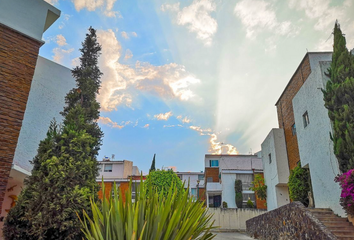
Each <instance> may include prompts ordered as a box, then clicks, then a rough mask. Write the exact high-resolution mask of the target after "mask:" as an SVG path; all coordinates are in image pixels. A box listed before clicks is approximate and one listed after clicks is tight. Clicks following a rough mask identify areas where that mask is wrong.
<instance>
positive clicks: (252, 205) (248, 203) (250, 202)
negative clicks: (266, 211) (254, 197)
mask: <svg viewBox="0 0 354 240" xmlns="http://www.w3.org/2000/svg"><path fill="white" fill-rule="evenodd" d="M247 207H248V208H254V204H253V202H252V201H251V199H248V201H247Z"/></svg>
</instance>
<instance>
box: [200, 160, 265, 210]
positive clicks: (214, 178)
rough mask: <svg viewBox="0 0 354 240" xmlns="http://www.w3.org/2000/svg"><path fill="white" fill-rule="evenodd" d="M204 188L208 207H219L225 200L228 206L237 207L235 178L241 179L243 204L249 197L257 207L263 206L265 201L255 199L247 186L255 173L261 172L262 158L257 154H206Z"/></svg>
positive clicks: (261, 207)
mask: <svg viewBox="0 0 354 240" xmlns="http://www.w3.org/2000/svg"><path fill="white" fill-rule="evenodd" d="M204 165H205V189H206V204H207V206H208V207H220V206H222V202H226V203H227V205H228V208H237V206H236V202H235V180H238V179H239V180H241V181H242V195H243V203H244V204H243V205H244V206H246V204H247V201H248V200H249V199H251V200H252V202H253V203H254V204H255V205H256V206H257V208H259V209H264V208H265V202H264V201H261V200H260V199H257V198H256V196H255V193H254V192H253V191H251V190H250V189H249V188H250V187H251V186H252V184H251V183H252V181H253V180H254V176H255V174H262V173H263V166H262V159H261V158H260V157H258V156H257V155H227V154H221V155H213V154H206V155H205V159H204Z"/></svg>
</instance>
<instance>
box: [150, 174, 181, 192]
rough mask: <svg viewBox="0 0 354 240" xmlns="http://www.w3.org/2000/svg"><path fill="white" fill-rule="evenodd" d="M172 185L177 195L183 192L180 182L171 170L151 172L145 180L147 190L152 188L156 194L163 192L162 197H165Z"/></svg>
mask: <svg viewBox="0 0 354 240" xmlns="http://www.w3.org/2000/svg"><path fill="white" fill-rule="evenodd" d="M173 184H174V185H175V189H176V190H177V192H178V193H182V192H183V190H184V189H183V184H182V181H181V179H179V177H178V176H177V174H176V173H174V172H173V171H172V170H167V171H165V170H155V171H151V172H150V173H149V175H148V176H147V177H146V180H145V185H146V189H147V190H149V189H150V187H152V188H153V189H155V190H157V192H158V193H161V192H163V194H164V196H167V193H168V191H169V189H170V187H171V186H172V185H173Z"/></svg>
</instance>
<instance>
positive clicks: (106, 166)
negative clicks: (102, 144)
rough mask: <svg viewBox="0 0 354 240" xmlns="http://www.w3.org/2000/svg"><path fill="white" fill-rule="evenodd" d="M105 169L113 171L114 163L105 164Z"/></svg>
mask: <svg viewBox="0 0 354 240" xmlns="http://www.w3.org/2000/svg"><path fill="white" fill-rule="evenodd" d="M104 171H105V172H112V164H105V165H104Z"/></svg>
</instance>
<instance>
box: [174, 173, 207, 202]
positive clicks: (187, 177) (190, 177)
mask: <svg viewBox="0 0 354 240" xmlns="http://www.w3.org/2000/svg"><path fill="white" fill-rule="evenodd" d="M176 174H177V176H178V177H179V178H180V179H181V180H182V182H183V183H184V188H185V189H187V188H188V183H189V189H188V191H189V195H190V196H191V197H192V198H193V199H198V198H199V199H200V200H202V201H203V200H205V191H204V172H176Z"/></svg>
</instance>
